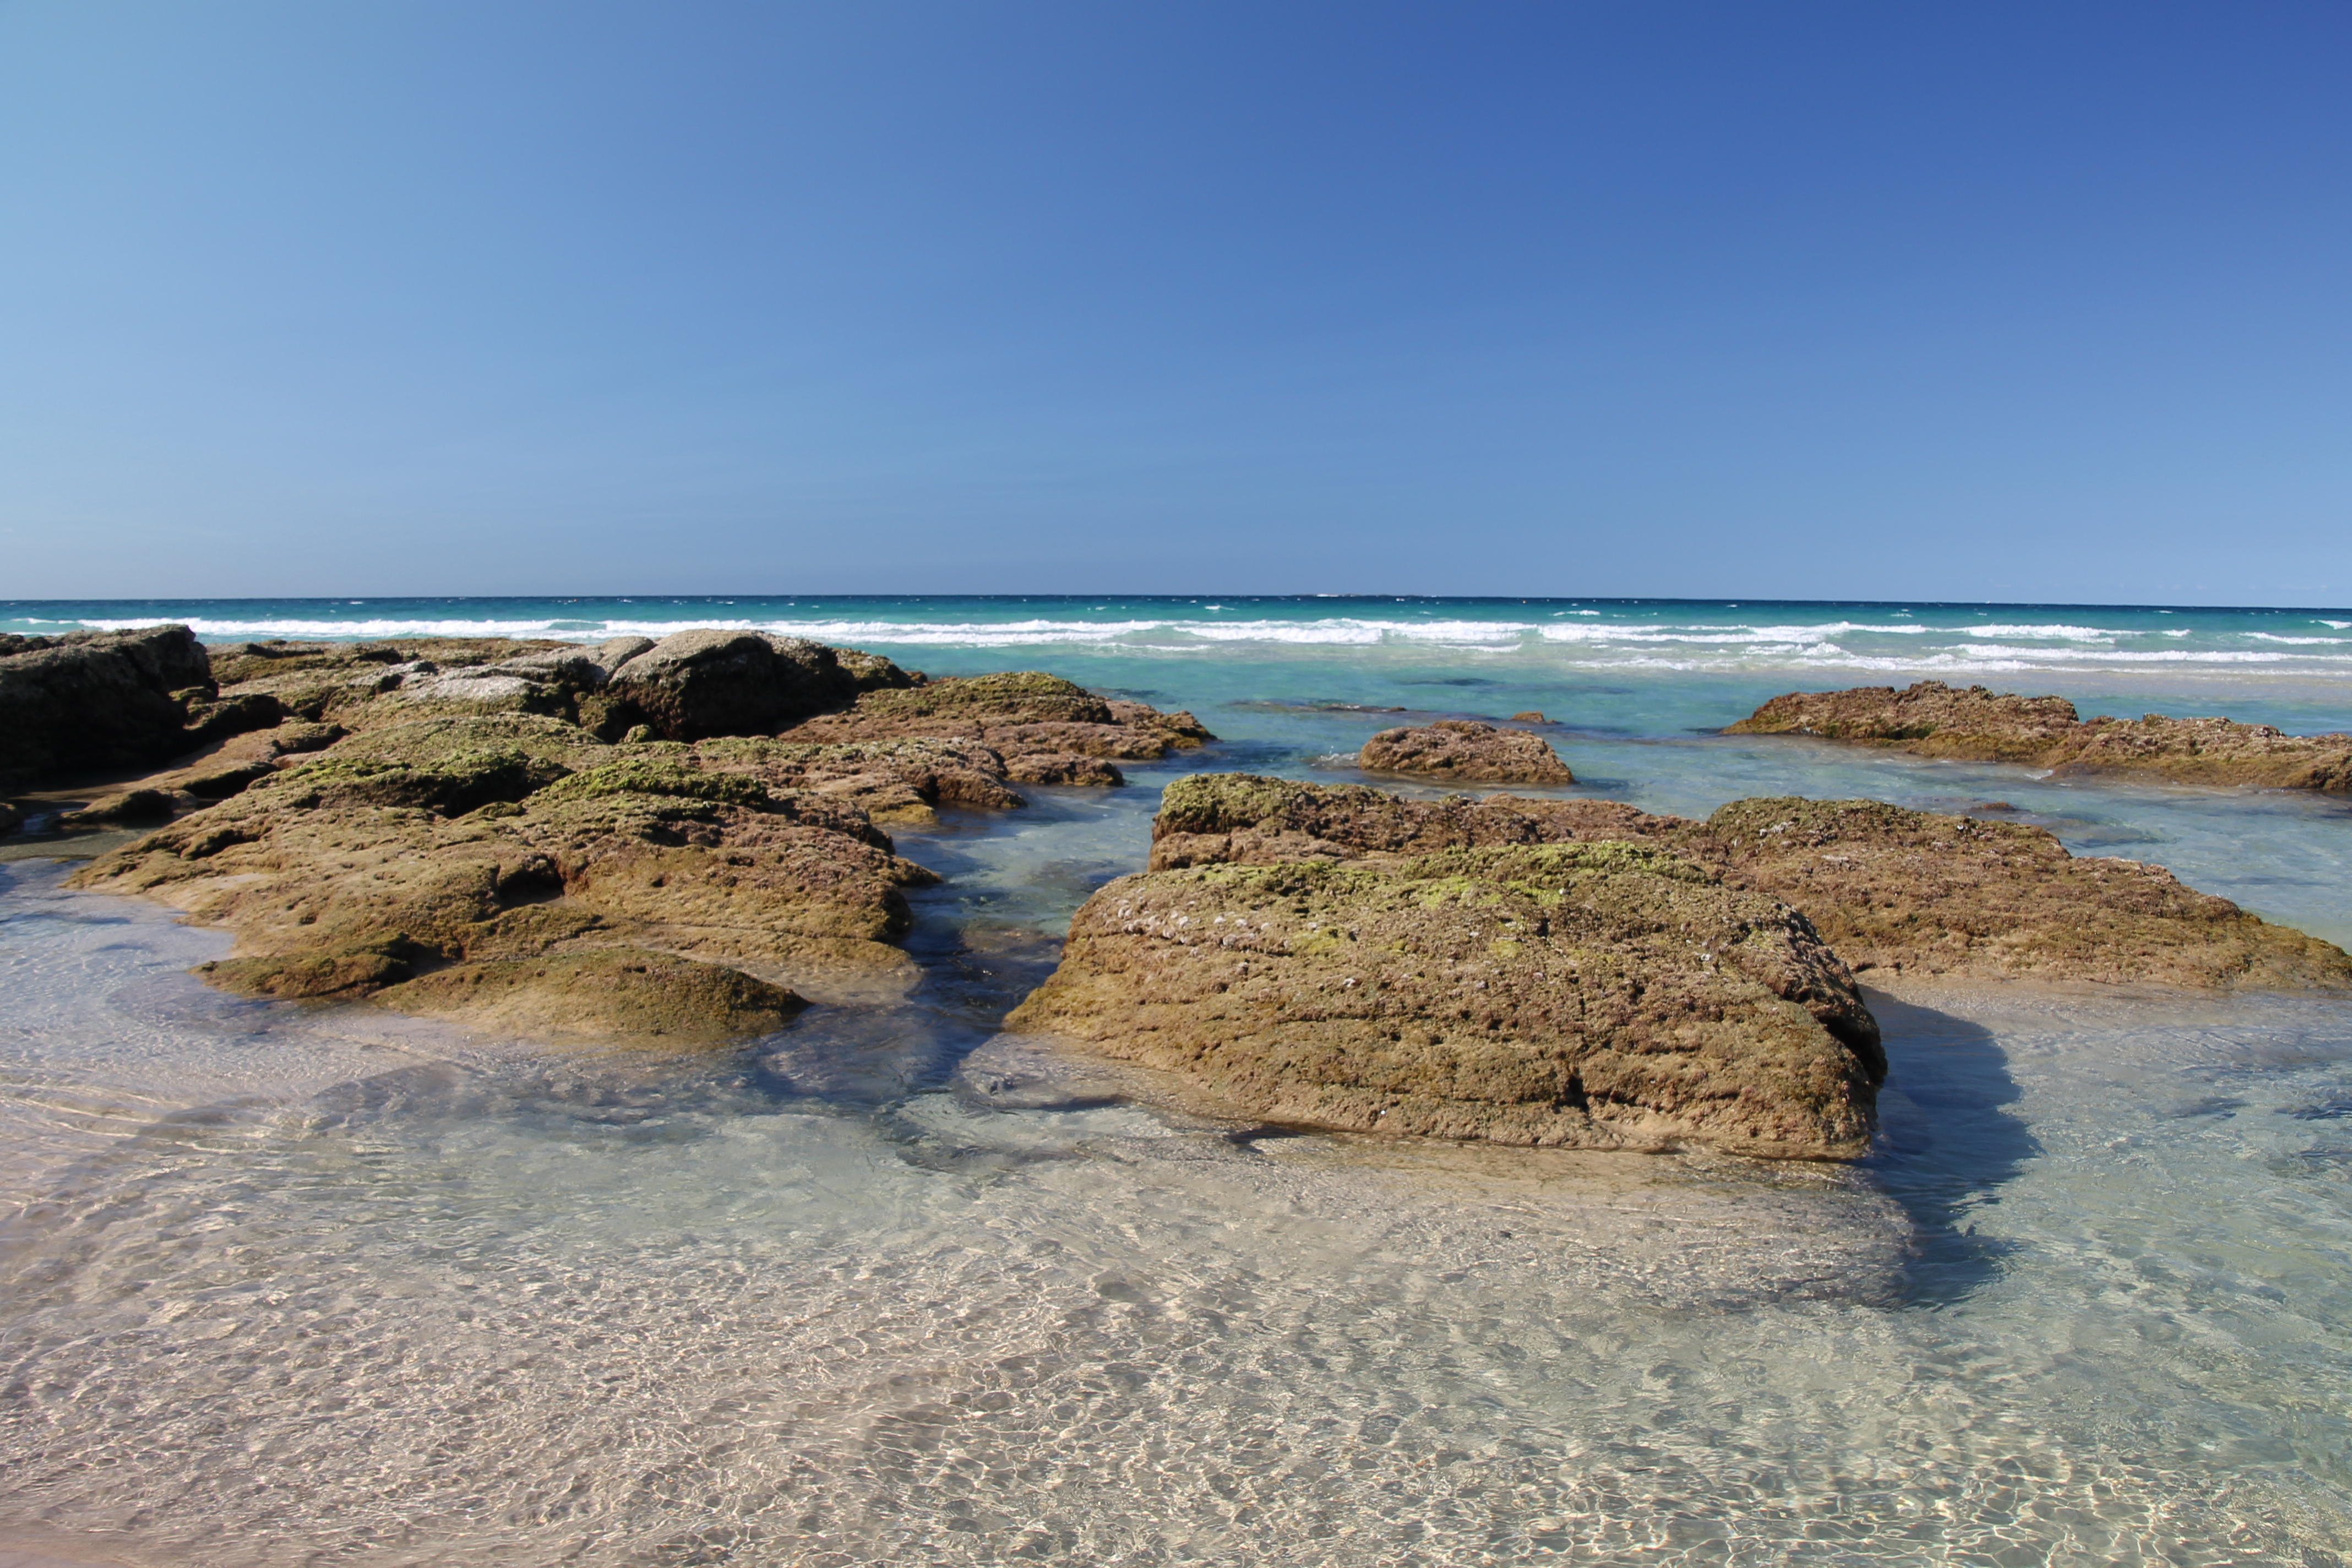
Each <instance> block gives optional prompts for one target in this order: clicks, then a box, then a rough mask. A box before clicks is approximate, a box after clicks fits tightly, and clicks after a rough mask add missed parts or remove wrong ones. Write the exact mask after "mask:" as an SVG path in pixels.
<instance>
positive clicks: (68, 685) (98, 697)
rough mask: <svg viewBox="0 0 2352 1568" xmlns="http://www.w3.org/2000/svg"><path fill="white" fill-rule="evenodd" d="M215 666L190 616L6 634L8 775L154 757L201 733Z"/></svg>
mask: <svg viewBox="0 0 2352 1568" xmlns="http://www.w3.org/2000/svg"><path fill="white" fill-rule="evenodd" d="M212 689H213V688H212V674H211V668H210V666H209V664H208V662H207V661H206V658H205V649H204V647H203V645H202V644H200V643H198V642H197V641H196V638H195V634H194V632H191V631H190V630H189V629H188V628H187V627H185V626H149V627H145V628H143V629H142V630H138V631H127V632H69V633H68V634H66V635H65V636H63V637H13V636H12V637H7V638H5V640H0V784H6V783H9V782H11V781H13V782H15V783H18V784H29V783H32V782H34V781H35V780H37V779H41V778H46V777H50V776H54V775H57V774H61V773H78V772H79V773H90V772H99V771H105V770H121V769H127V768H141V767H152V766H154V765H155V764H157V763H162V762H163V761H165V760H166V759H168V758H170V757H171V756H173V754H174V753H176V752H184V751H186V750H188V749H189V748H190V746H191V745H192V744H194V742H191V741H189V740H188V739H187V738H186V736H185V726H186V722H187V703H188V702H189V701H190V700H203V699H208V698H209V697H210V696H211V693H212Z"/></svg>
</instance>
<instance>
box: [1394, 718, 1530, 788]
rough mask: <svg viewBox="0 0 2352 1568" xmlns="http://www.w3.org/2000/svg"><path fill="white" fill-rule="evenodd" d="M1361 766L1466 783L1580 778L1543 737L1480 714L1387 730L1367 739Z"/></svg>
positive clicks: (1524, 781) (1505, 782)
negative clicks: (1505, 726)
mask: <svg viewBox="0 0 2352 1568" xmlns="http://www.w3.org/2000/svg"><path fill="white" fill-rule="evenodd" d="M1356 765H1357V766H1359V767H1360V768H1362V769H1363V770H1364V771H1365V772H1367V773H1420V774H1424V775H1427V776H1429V777H1433V778H1440V779H1446V780H1449V781H1454V782H1458V783H1462V784H1574V783H1575V782H1576V775H1575V774H1574V773H1570V772H1569V768H1568V764H1567V763H1563V762H1561V761H1560V760H1559V753H1558V752H1554V751H1553V750H1552V749H1551V743H1550V742H1549V741H1546V740H1545V739H1544V738H1543V737H1542V736H1540V735H1531V734H1529V733H1528V731H1525V730H1505V729H1501V728H1499V727H1497V726H1496V725H1493V724H1482V723H1480V722H1478V721H1476V720H1475V719H1440V720H1438V721H1435V722H1434V723H1431V724H1424V725H1421V726H1419V727H1418V728H1415V727H1411V726H1408V727H1405V728H1402V729H1395V730H1383V731H1381V732H1380V733H1379V734H1377V735H1374V736H1373V737H1372V738H1371V739H1370V740H1369V741H1366V742H1364V745H1363V750H1362V751H1360V752H1358V753H1357V757H1356Z"/></svg>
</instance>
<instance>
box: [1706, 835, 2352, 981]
mask: <svg viewBox="0 0 2352 1568" xmlns="http://www.w3.org/2000/svg"><path fill="white" fill-rule="evenodd" d="M1674 831H1675V830H1673V829H1668V832H1669V834H1671V833H1672V832H1674ZM1684 847H1685V853H1691V854H1695V855H1696V856H1698V857H1700V858H1703V859H1705V860H1706V861H1707V862H1708V863H1710V864H1712V865H1715V866H1717V867H1719V868H1721V869H1722V871H1723V875H1724V879H1725V880H1726V881H1727V882H1728V883H1730V884H1732V885H1735V886H1745V887H1752V888H1756V889H1761V890H1763V891H1766V892H1769V893H1771V894H1772V895H1773V896H1774V897H1776V898H1781V899H1786V900H1788V901H1789V902H1790V903H1792V904H1794V905H1796V906H1797V907H1798V908H1799V909H1801V910H1805V911H1806V912H1807V913H1808V914H1810V915H1811V916H1812V917H1813V921H1814V924H1815V925H1816V926H1818V927H1819V928H1820V930H1821V931H1822V935H1823V936H1824V937H1825V938H1826V939H1827V940H1828V941H1829V942H1830V943H1831V945H1832V946H1833V947H1835V948H1836V949H1837V950H1838V952H1839V953H1840V954H1841V955H1843V957H1844V958H1845V959H1846V961H1847V962H1848V963H1852V964H1853V965H1854V966H1855V968H1856V969H1857V970H1873V969H1875V970H1880V971H1892V972H1895V973H1904V974H1925V975H1941V976H1948V977H1951V978H1967V979H1983V980H2018V979H2037V980H2089V981H2098V982H2102V983H2105V984H2151V985H2167V986H2182V987H2189V988H2194V989H2200V990H2222V989H2235V990H2284V991H2300V990H2332V989H2339V988H2347V987H2352V958H2347V956H2346V954H2345V953H2344V952H2343V950H2341V949H2340V948H2337V947H2336V946H2334V945H2332V944H2331V943H2328V942H2322V941H2320V940H2319V939H2318V938H2316V937H2310V936H2305V934H2304V933H2302V932H2301V931H2294V930H2292V929H2290V928H2288V927H2285V926H2276V925H2272V924H2270V923H2269V922H2267V921H2263V920H2261V919H2259V918H2257V917H2256V916H2253V915H2251V914H2248V913H2247V912H2245V911H2244V910H2241V909H2240V908H2238V906H2237V905H2235V904H2233V903H2231V901H2230V900H2227V899H2221V898H2216V897H2214V896H2212V895H2211V894H2209V893H2200V892H2199V891H2197V890H2196V889H2193V888H2189V887H2186V886H2184V885H2183V884H2182V883H2181V882H2180V880H2179V879H2178V878H2176V877H2175V876H2173V874H2172V873H2171V872H2170V871H2168V870H2166V869H2165V868H2163V867H2161V866H2149V865H2144V864H2142V863H2140V862H2138V861H2136V860H2121V859H2113V858H2105V857H2091V856H2079V857H2078V856H2075V855H2072V854H2069V853H2068V852H2067V849H2066V847H2065V846H2064V845H2063V844H2061V843H2060V842H2059V841H2058V839H2057V837H2056V836H2055V835H2053V834H2052V833H2050V832H2049V831H2047V830H2046V829H2043V828H2040V827H2034V826H2028V825H2026V824H2024V823H2015V822H1990V821H1985V820H1982V819H1980V818H1976V817H1969V816H1946V815H1943V814H1941V813H1937V812H1926V811H1906V810H1905V809H1904V808H1902V807H1900V806H1894V805H1884V804H1882V803H1880V802H1877V801H1869V800H1831V801H1820V800H1801V799H1796V798H1793V797H1790V798H1780V799H1766V800H1742V801H1734V802H1733V803H1732V804H1731V805H1727V806H1725V807H1723V808H1722V809H1721V810H1719V811H1717V813H1715V815H1714V816H1710V817H1709V818H1707V820H1706V824H1705V825H1704V828H1703V830H1702V831H1700V832H1697V833H1690V832H1688V831H1687V830H1685V833H1684Z"/></svg>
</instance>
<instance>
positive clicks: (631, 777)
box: [540, 749, 771, 811]
mask: <svg viewBox="0 0 2352 1568" xmlns="http://www.w3.org/2000/svg"><path fill="white" fill-rule="evenodd" d="M681 750H682V749H681ZM604 795H663V796H670V797H673V798H676V799H680V800H695V801H707V802H709V803H712V804H714V805H740V806H744V807H747V808H749V809H751V810H753V811H757V810H761V809H762V808H763V807H765V806H767V805H770V804H771V802H770V799H769V795H768V791H767V787H766V786H765V785H763V784H761V783H760V781H759V780H757V779H754V778H746V777H745V776H743V775H742V774H740V773H706V772H704V771H703V770H702V769H700V768H697V767H692V766H689V765H688V764H687V763H683V762H673V761H670V760H669V759H667V758H659V757H633V758H631V759H629V760H627V761H625V762H617V763H603V764H601V765H599V766H596V767H593V768H586V769H583V770H582V771H581V772H579V773H573V774H572V775H571V776H570V777H569V778H566V779H564V780H563V781H562V782H561V783H560V784H554V785H552V786H551V787H550V788H548V789H547V790H545V791H544V792H542V794H541V797H540V799H541V802H542V803H544V804H546V805H560V804H562V803H564V802H570V801H586V800H594V799H597V798H599V797H601V796H604Z"/></svg>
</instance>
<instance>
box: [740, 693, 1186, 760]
mask: <svg viewBox="0 0 2352 1568" xmlns="http://www.w3.org/2000/svg"><path fill="white" fill-rule="evenodd" d="M782 738H783V739H785V740H788V741H800V742H825V743H834V744H841V743H853V742H877V741H893V740H906V739H933V740H947V741H970V742H979V743H981V744H983V745H986V746H989V747H991V748H992V749H993V750H995V751H997V752H1001V753H1003V754H1004V755H1007V756H1026V755H1038V754H1043V753H1048V752H1062V753H1066V754H1069V755H1072V756H1081V757H1097V758H1110V759H1120V760H1128V761H1143V762H1148V761H1152V760H1156V759H1158V758H1160V757H1164V756H1166V755H1167V754H1168V753H1169V752H1171V751H1176V750H1182V749H1186V748H1190V747H1193V746H1198V745H1200V744H1202V742H1205V741H1210V740H1213V739H1215V737H1214V736H1213V735H1211V734H1210V733H1209V732H1208V731H1207V730H1205V729H1203V728H1202V726H1201V723H1200V721H1198V720H1196V719H1194V718H1193V717H1192V715H1191V714H1190V713H1181V712H1179V713H1162V712H1160V710H1157V709H1154V708H1151V707H1149V706H1147V705H1145V704H1143V703H1140V702H1128V701H1117V700H1105V699H1103V698H1099V697H1097V696H1095V695H1094V694H1093V693H1092V692H1090V691H1088V690H1087V689H1085V688H1084V687H1082V686H1077V685H1074V684H1072V683H1071V682H1069V681H1066V680H1064V679H1060V678H1059V677H1058V676H1052V675H1045V674H1043V673H1041V672H1039V671H1036V670H1023V671H1016V672H1013V673H1011V674H1005V675H979V676H969V677H962V678H950V679H941V680H933V681H929V682H926V683H925V684H923V685H920V686H913V687H908V688H902V689H887V690H878V691H870V692H867V693H866V694H865V695H863V696H861V697H859V698H858V700H857V702H856V706H855V707H854V708H851V709H849V710H847V711H845V712H841V713H832V714H827V715H825V716H824V717H822V718H818V719H814V720H811V721H807V722H805V723H803V724H801V725H798V726H796V727H795V728H793V730H791V731H786V733H785V734H784V735H783V737H782ZM1106 773H1107V774H1108V776H1114V777H1115V776H1118V770H1117V769H1115V768H1114V769H1109V770H1106ZM1093 776H1094V777H1095V778H1097V779H1104V778H1105V774H1099V773H1098V774H1095V775H1093ZM1041 782H1042V781H1041ZM1105 782H1107V779H1106V780H1105Z"/></svg>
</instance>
